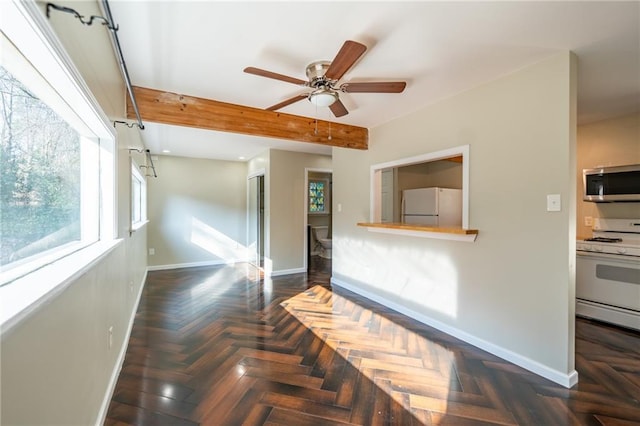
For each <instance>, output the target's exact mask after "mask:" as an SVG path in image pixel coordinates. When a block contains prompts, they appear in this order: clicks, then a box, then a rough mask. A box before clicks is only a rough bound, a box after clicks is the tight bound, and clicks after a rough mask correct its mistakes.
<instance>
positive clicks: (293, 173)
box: [266, 149, 331, 275]
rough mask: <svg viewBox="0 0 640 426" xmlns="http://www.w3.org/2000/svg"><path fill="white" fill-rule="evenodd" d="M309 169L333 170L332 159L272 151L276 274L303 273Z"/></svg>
mask: <svg viewBox="0 0 640 426" xmlns="http://www.w3.org/2000/svg"><path fill="white" fill-rule="evenodd" d="M305 168H311V169H314V168H315V169H331V157H329V156H325V155H315V154H305V153H300V152H290V151H280V150H276V149H272V150H271V151H270V166H269V179H268V180H267V182H266V183H268V187H269V207H268V209H269V227H270V239H269V240H268V243H269V246H270V249H269V251H268V252H267V253H268V257H269V258H270V260H271V262H272V266H271V269H272V271H273V273H274V274H276V275H277V274H283V273H292V272H303V271H304V270H305V269H304V265H305V256H304V245H305V235H306V232H307V231H306V229H305V226H304V208H305V202H306V201H305V200H306V197H305V195H306V188H305V186H304V183H305Z"/></svg>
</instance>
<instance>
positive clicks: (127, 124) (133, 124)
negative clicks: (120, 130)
mask: <svg viewBox="0 0 640 426" xmlns="http://www.w3.org/2000/svg"><path fill="white" fill-rule="evenodd" d="M116 124H124V125H125V126H127V127H128V128H130V129H133V127H134V126H138V128H139V129H140V130H144V124H141V123H127V122H126V121H119V120H116V121H114V122H113V127H116Z"/></svg>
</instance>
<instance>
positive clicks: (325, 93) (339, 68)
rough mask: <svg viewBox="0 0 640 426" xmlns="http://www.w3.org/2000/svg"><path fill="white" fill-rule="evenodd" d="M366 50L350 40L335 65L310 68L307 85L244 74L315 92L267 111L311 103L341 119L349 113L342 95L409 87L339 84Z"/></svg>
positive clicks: (397, 83) (267, 73) (281, 77)
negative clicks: (327, 108) (307, 88)
mask: <svg viewBox="0 0 640 426" xmlns="http://www.w3.org/2000/svg"><path fill="white" fill-rule="evenodd" d="M366 50H367V47H366V46H365V45H364V44H361V43H358V42H356V41H352V40H347V41H345V42H344V44H343V45H342V48H341V49H340V51H339V52H338V54H337V55H336V57H335V58H333V61H331V62H329V61H316V62H312V63H311V64H309V65H308V66H307V70H306V73H307V78H308V79H309V80H308V81H304V80H300V79H298V78H294V77H289V76H286V75H282V74H278V73H275V72H271V71H266V70H263V69H260V68H254V67H248V68H245V69H244V72H246V73H249V74H255V75H258V76H261V77H267V78H273V79H275V80H280V81H286V82H287V83H293V84H297V85H299V86H304V87H309V88H311V89H313V90H312V91H311V92H310V93H304V94H300V95H297V96H294V97H292V98H289V99H287V100H284V101H282V102H280V103H278V104H275V105H273V106H270V107H269V108H267V110H268V111H276V110H279V109H280V108H283V107H285V106H287V105H291V104H292V103H294V102H298V101H301V100H302V99H308V100H309V101H310V102H311V103H313V104H314V105H317V106H321V107H329V109H330V110H331V112H332V113H333V115H335V116H336V117H342V116H343V115H347V114H348V113H349V111H347V108H345V106H344V104H343V103H342V102H341V101H340V96H339V92H345V93H401V92H402V91H403V90H404V88H405V86H406V85H407V83H406V82H404V81H377V82H367V83H348V82H347V83H342V84H340V85H338V81H339V80H340V79H341V78H342V76H343V75H344V74H345V73H346V72H347V71H349V69H350V68H351V67H352V66H353V64H355V63H356V61H357V60H358V59H359V58H360V56H362V54H363V53H364V52H365V51H366Z"/></svg>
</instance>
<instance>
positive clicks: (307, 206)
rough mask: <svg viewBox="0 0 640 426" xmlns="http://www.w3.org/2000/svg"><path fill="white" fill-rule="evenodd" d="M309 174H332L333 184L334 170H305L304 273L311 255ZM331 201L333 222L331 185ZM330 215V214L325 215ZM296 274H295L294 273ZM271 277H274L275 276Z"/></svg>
mask: <svg viewBox="0 0 640 426" xmlns="http://www.w3.org/2000/svg"><path fill="white" fill-rule="evenodd" d="M309 172H311V173H330V174H331V181H332V182H333V169H323V168H316V167H305V168H304V189H303V190H304V194H303V196H302V200H303V202H304V220H303V228H302V233H303V235H304V238H303V247H302V267H303V268H304V271H303V272H306V271H307V268H309V264H308V262H307V259H308V258H309V253H308V251H307V247H309V236H308V235H307V227H308V226H309ZM329 196H330V197H331V200H330V201H329V208H330V209H331V220H332V221H333V185H331V193H330V194H329ZM323 214H329V213H323ZM292 273H295V272H292ZM281 275H285V274H281ZM271 276H274V275H273V274H272V275H271Z"/></svg>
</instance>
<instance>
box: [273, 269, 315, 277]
mask: <svg viewBox="0 0 640 426" xmlns="http://www.w3.org/2000/svg"><path fill="white" fill-rule="evenodd" d="M305 272H307V270H306V269H305V268H295V269H280V270H279V271H271V274H269V276H271V277H279V276H281V275H291V274H303V273H305Z"/></svg>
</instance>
